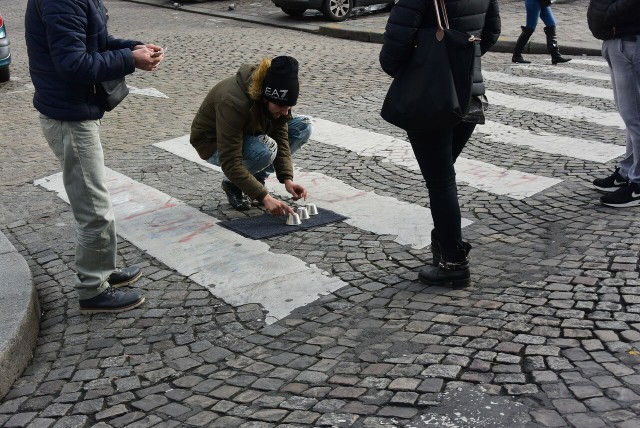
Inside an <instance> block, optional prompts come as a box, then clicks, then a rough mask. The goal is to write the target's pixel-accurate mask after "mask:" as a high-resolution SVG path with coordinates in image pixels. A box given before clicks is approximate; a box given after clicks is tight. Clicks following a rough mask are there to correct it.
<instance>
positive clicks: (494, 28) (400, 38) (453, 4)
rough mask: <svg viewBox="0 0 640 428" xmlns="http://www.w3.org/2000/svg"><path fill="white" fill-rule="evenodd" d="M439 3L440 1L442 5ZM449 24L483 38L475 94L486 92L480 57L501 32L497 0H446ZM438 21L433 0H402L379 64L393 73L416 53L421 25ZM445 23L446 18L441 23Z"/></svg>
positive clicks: (388, 27) (394, 12)
mask: <svg viewBox="0 0 640 428" xmlns="http://www.w3.org/2000/svg"><path fill="white" fill-rule="evenodd" d="M439 4H440V3H438V5H439ZM445 5H446V7H447V16H448V17H449V26H450V27H451V28H452V29H454V30H459V31H464V32H467V33H469V34H472V35H474V36H476V37H479V38H481V39H482V40H481V41H480V43H479V44H476V61H475V69H474V71H473V87H472V88H471V94H472V95H482V94H484V92H485V88H484V83H483V81H482V72H481V64H480V57H481V56H482V55H484V53H485V52H487V51H488V50H489V49H490V48H491V47H492V46H493V45H494V44H495V43H496V41H498V37H499V36H500V29H501V28H500V12H499V8H498V0H445ZM436 25H437V21H436V13H435V8H434V5H433V0H399V1H398V3H396V4H395V5H394V6H393V9H391V13H390V14H389V20H388V21H387V25H386V27H385V31H384V41H383V45H382V50H381V51H380V65H381V66H382V69H383V70H384V71H385V72H386V73H387V74H389V75H390V76H395V75H396V73H398V71H399V70H400V68H402V66H403V65H405V64H406V63H407V62H408V61H409V60H410V59H411V55H412V54H413V49H414V47H415V43H416V36H417V32H418V29H419V28H431V27H435V26H436ZM442 25H444V22H443V23H442Z"/></svg>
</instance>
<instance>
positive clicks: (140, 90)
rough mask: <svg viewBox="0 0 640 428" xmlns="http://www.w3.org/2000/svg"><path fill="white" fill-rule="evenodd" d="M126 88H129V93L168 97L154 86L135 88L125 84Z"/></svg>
mask: <svg viewBox="0 0 640 428" xmlns="http://www.w3.org/2000/svg"><path fill="white" fill-rule="evenodd" d="M127 88H129V93H131V94H135V95H144V96H147V97H156V98H169V97H168V96H166V95H165V94H163V93H162V92H160V91H159V90H157V89H156V88H136V87H135V86H130V85H127Z"/></svg>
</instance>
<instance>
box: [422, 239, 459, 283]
mask: <svg viewBox="0 0 640 428" xmlns="http://www.w3.org/2000/svg"><path fill="white" fill-rule="evenodd" d="M467 245H468V248H469V250H470V249H471V245H469V244H467ZM442 250H443V254H442V258H441V259H440V262H439V263H438V265H437V266H427V267H425V268H423V269H422V270H421V271H420V273H418V279H419V280H420V282H422V283H423V284H426V285H448V284H451V286H452V287H454V288H463V287H468V286H469V284H470V283H471V272H470V271H469V257H468V255H469V252H468V250H467V249H466V248H465V246H464V244H463V243H460V244H458V246H457V247H456V248H455V249H454V250H445V249H442ZM434 257H435V255H434Z"/></svg>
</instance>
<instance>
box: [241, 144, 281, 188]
mask: <svg viewBox="0 0 640 428" xmlns="http://www.w3.org/2000/svg"><path fill="white" fill-rule="evenodd" d="M277 153H278V143H276V141H275V140H274V139H273V138H271V137H269V136H268V135H257V136H255V137H254V136H246V137H245V138H244V141H243V143H242V163H243V164H244V166H245V168H247V170H248V171H249V172H250V173H251V174H252V175H253V176H254V177H255V178H256V179H257V180H258V181H260V182H261V183H264V182H265V180H266V179H267V177H269V174H271V173H272V172H273V165H272V164H273V160H274V159H275V158H276V154H277Z"/></svg>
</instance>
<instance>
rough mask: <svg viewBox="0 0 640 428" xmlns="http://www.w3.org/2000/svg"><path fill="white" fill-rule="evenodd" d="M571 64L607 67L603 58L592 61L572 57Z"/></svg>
mask: <svg viewBox="0 0 640 428" xmlns="http://www.w3.org/2000/svg"><path fill="white" fill-rule="evenodd" d="M571 64H572V65H573V64H583V65H591V66H594V67H606V68H609V64H608V63H607V61H605V60H600V61H594V60H592V59H582V58H572V59H571Z"/></svg>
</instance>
